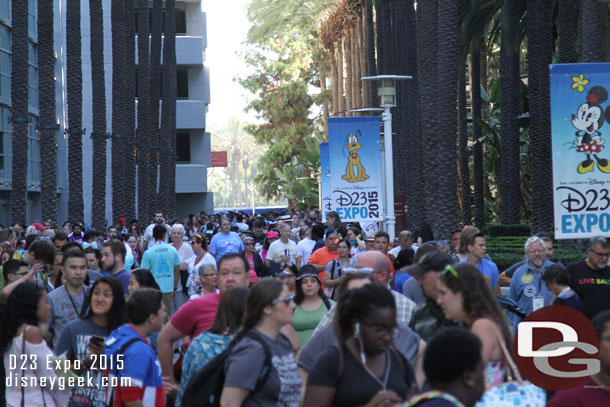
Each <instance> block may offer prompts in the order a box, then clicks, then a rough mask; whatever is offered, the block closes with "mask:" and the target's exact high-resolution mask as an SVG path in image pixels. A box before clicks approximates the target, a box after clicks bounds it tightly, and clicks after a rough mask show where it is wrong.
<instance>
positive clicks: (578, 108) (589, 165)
mask: <svg viewBox="0 0 610 407" xmlns="http://www.w3.org/2000/svg"><path fill="white" fill-rule="evenodd" d="M550 80H551V82H550V85H551V129H552V139H553V141H552V144H553V146H552V153H553V191H554V208H555V237H556V238H558V239H576V238H589V237H592V236H596V235H605V236H608V235H610V210H609V209H610V192H609V191H610V161H609V160H610V146H608V142H609V141H610V105H609V103H608V90H609V89H610V64H609V63H588V64H557V65H551V68H550Z"/></svg>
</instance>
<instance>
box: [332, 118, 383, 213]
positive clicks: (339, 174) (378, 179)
mask: <svg viewBox="0 0 610 407" xmlns="http://www.w3.org/2000/svg"><path fill="white" fill-rule="evenodd" d="M328 138H329V152H330V173H331V177H330V178H331V181H330V185H331V205H332V209H333V210H335V211H337V213H338V214H339V217H340V218H341V221H343V222H362V221H363V222H366V221H379V220H383V210H382V208H383V192H382V191H383V189H382V185H383V178H382V174H381V144H380V142H381V141H380V130H379V117H375V116H373V117H333V118H329V119H328Z"/></svg>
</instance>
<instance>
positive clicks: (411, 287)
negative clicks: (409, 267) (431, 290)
mask: <svg viewBox="0 0 610 407" xmlns="http://www.w3.org/2000/svg"><path fill="white" fill-rule="evenodd" d="M402 294H403V295H404V296H405V297H407V298H408V299H410V300H411V301H413V302H414V303H415V304H417V305H419V304H423V303H425V302H426V297H425V296H424V292H423V291H422V290H421V286H420V285H419V283H418V282H417V279H415V278H410V279H408V280H407V281H406V282H405V283H404V284H403V286H402Z"/></svg>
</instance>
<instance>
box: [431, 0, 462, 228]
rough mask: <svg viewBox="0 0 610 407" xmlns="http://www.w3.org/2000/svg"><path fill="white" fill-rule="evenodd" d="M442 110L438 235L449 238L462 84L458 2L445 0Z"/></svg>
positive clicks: (453, 215)
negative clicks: (458, 86)
mask: <svg viewBox="0 0 610 407" xmlns="http://www.w3.org/2000/svg"><path fill="white" fill-rule="evenodd" d="M437 27H438V38H442V39H443V40H442V41H439V42H438V68H437V74H438V88H439V89H440V91H439V92H438V94H437V96H438V111H439V120H438V127H437V129H438V130H437V131H438V134H439V137H438V140H439V142H438V153H439V162H440V163H443V170H442V171H439V198H440V199H439V215H440V216H439V217H438V233H436V234H435V236H438V237H439V238H443V239H448V238H450V236H451V230H453V229H454V228H455V225H456V224H457V165H456V162H457V154H456V142H457V140H456V118H457V115H456V112H457V110H456V108H457V105H456V92H457V82H458V80H457V79H458V78H457V75H458V65H457V60H458V49H459V47H458V34H459V31H458V9H457V0H445V1H443V3H442V6H441V5H440V4H439V7H438V23H437Z"/></svg>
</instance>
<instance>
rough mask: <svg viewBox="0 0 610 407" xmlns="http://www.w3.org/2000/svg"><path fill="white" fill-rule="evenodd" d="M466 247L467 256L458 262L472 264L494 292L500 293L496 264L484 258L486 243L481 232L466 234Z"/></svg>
mask: <svg viewBox="0 0 610 407" xmlns="http://www.w3.org/2000/svg"><path fill="white" fill-rule="evenodd" d="M465 243H466V249H467V250H468V256H467V257H466V258H465V259H464V260H462V261H461V262H460V263H466V262H468V263H469V264H472V265H473V266H475V267H476V268H478V269H479V271H480V272H481V274H483V277H485V281H487V282H488V283H489V286H490V287H491V289H492V290H493V292H494V294H496V295H500V285H498V274H499V273H498V266H496V263H494V262H493V261H491V260H487V259H486V258H485V254H487V244H486V243H485V236H483V234H482V233H477V234H474V235H470V236H468V238H467V239H466V242H465Z"/></svg>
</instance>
